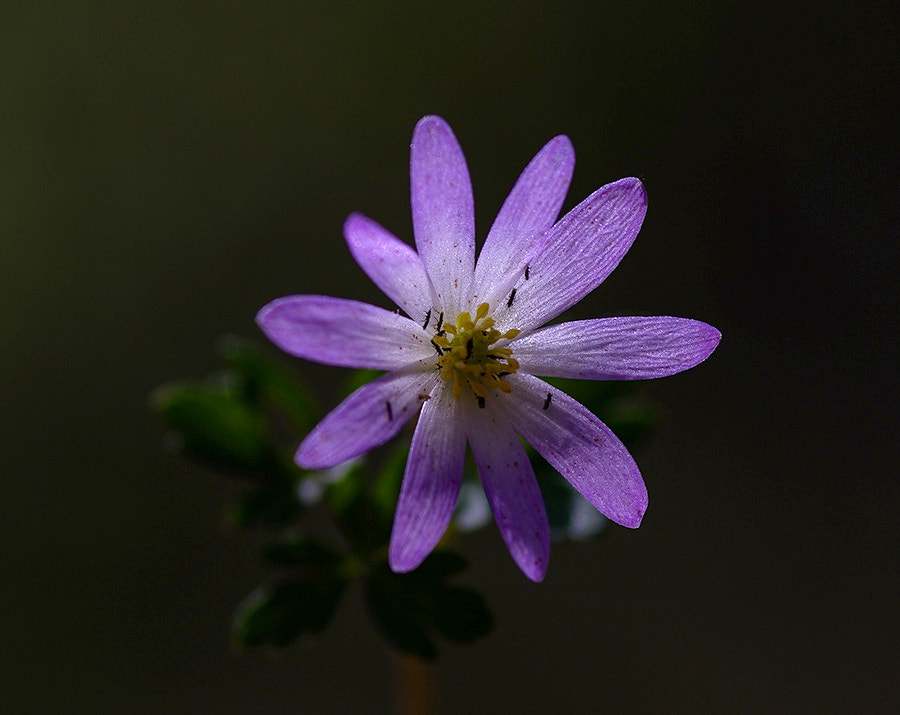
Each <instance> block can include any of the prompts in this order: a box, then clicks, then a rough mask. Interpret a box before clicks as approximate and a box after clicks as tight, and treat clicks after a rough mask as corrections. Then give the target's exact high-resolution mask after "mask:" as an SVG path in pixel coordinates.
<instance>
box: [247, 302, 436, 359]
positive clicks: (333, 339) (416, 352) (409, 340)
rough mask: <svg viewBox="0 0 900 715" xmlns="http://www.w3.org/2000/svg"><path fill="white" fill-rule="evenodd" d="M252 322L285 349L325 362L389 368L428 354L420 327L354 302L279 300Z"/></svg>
mask: <svg viewBox="0 0 900 715" xmlns="http://www.w3.org/2000/svg"><path fill="white" fill-rule="evenodd" d="M256 323H257V325H259V327H260V328H261V329H262V331H263V332H264V333H265V334H266V336H267V337H268V338H269V340H271V341H272V342H273V343H275V344H276V345H277V346H278V347H280V348H281V349H282V350H284V351H285V352H287V353H290V354H291V355H296V356H297V357H301V358H305V359H306V360H312V361H313V362H320V363H324V364H326V365H337V366H339V367H355V368H369V369H373V370H391V369H394V368H398V367H402V366H404V365H409V364H411V363H413V362H416V361H418V360H424V359H426V358H428V357H429V356H432V355H433V354H434V350H433V349H432V347H431V345H430V343H429V341H430V337H429V336H428V335H427V334H426V333H425V331H424V330H422V326H421V325H419V324H417V323H415V322H413V321H412V320H410V319H409V318H406V317H404V316H402V315H398V314H397V313H392V312H390V311H389V310H384V309H383V308H377V307H375V306H374V305H369V304H368V303H360V302H359V301H355V300H344V299H342V298H331V297H328V296H320V295H292V296H288V297H286V298H279V299H278V300H274V301H272V302H271V303H269V304H268V305H266V306H265V307H263V309H262V310H260V311H259V313H258V314H257V316H256Z"/></svg>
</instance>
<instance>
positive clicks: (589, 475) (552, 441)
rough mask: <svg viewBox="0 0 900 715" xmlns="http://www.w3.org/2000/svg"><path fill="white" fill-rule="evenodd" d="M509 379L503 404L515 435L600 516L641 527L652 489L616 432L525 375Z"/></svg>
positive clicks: (571, 401) (581, 407)
mask: <svg viewBox="0 0 900 715" xmlns="http://www.w3.org/2000/svg"><path fill="white" fill-rule="evenodd" d="M507 380H508V381H509V383H510V385H511V386H512V392H511V393H510V394H509V395H508V396H507V398H508V399H505V400H503V401H502V406H503V409H504V410H506V412H507V417H508V418H509V419H510V420H512V422H513V425H514V427H515V430H516V432H518V433H519V434H520V435H522V437H523V438H524V439H525V440H526V441H527V442H528V443H529V444H530V445H531V446H532V447H534V448H535V449H536V450H537V451H538V452H539V453H540V454H541V456H542V457H543V458H544V459H546V460H547V461H548V462H549V463H550V465H551V466H552V467H553V468H554V469H555V470H556V471H558V472H559V473H560V474H562V475H563V477H565V478H566V479H567V480H568V481H569V483H570V484H571V485H572V486H573V487H574V488H575V489H576V490H577V491H578V492H580V493H581V495H582V496H583V497H584V498H585V499H587V500H588V501H589V502H590V503H591V504H593V506H594V507H595V508H596V509H597V510H598V511H599V512H600V513H602V514H603V515H604V516H606V517H608V518H610V519H612V520H613V521H615V522H616V523H618V524H621V525H622V526H627V527H630V528H636V527H638V526H639V525H640V523H641V518H642V517H643V516H644V512H645V511H646V510H647V488H646V487H645V486H644V480H643V478H642V477H641V473H640V470H638V466H637V464H635V461H634V459H633V458H632V456H631V455H630V454H629V453H628V450H627V449H625V445H623V444H622V442H621V441H620V440H619V438H618V437H616V436H615V435H614V434H613V432H612V430H610V429H609V427H607V426H606V425H605V424H603V423H602V422H601V421H600V420H599V419H597V418H596V417H595V416H594V415H593V414H591V412H590V410H588V409H587V408H586V407H585V406H584V405H582V404H580V403H579V402H577V401H575V400H573V399H572V398H571V397H569V396H568V395H567V394H566V393H564V392H562V391H560V390H557V389H556V388H554V387H551V386H550V385H548V384H547V383H546V382H544V381H543V380H539V379H538V378H536V377H533V376H531V375H527V374H524V373H516V374H515V375H510V376H509V377H508V378H507ZM548 396H549V397H548Z"/></svg>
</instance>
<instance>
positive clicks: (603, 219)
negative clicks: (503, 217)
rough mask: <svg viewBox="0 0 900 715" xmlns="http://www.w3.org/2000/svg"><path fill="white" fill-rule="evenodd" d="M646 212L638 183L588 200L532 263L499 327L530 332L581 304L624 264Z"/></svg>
mask: <svg viewBox="0 0 900 715" xmlns="http://www.w3.org/2000/svg"><path fill="white" fill-rule="evenodd" d="M646 212H647V195H646V193H645V192H644V187H643V186H642V185H641V182H640V181H638V180H637V179H620V180H619V181H616V182H615V183H612V184H607V185H606V186H604V187H602V188H600V189H598V190H597V191H595V192H594V193H593V194H591V195H590V196H588V197H587V198H586V199H585V200H584V201H582V202H581V203H580V204H578V206H576V207H575V208H574V209H572V210H571V211H569V213H567V214H566V215H565V216H563V217H562V218H561V219H560V220H559V221H558V222H557V223H556V225H554V226H553V228H551V229H550V230H549V231H547V233H546V235H545V237H544V239H543V241H542V242H541V243H540V245H538V247H537V248H536V249H535V252H534V255H533V256H532V257H531V259H530V260H529V280H528V281H527V282H525V283H522V284H521V285H520V290H518V291H516V296H515V302H514V303H513V305H512V306H511V307H510V308H509V311H508V313H507V315H506V317H505V318H504V319H503V320H502V321H501V320H498V321H497V322H498V323H500V324H501V325H508V326H509V327H516V328H519V329H520V330H522V331H528V330H531V329H532V328H536V327H537V326H539V325H543V324H544V323H546V322H547V321H548V320H551V319H552V318H555V317H556V316H557V315H559V314H560V313H562V312H563V311H564V310H565V309H566V308H569V307H571V306H573V305H575V303H577V302H578V301H579V300H581V299H582V298H584V296H586V295H587V294H588V293H590V292H591V291H592V290H594V288H596V287H597V286H598V285H600V284H601V283H602V282H603V281H604V280H605V279H606V277H607V276H608V275H609V274H610V273H612V271H613V269H614V268H615V267H616V266H617V265H618V264H619V261H620V260H621V259H622V256H624V255H625V253H626V252H627V251H628V249H629V248H630V247H631V244H632V242H633V241H634V239H635V237H636V236H637V234H638V231H639V230H640V228H641V223H642V222H643V220H644V215H645V214H646Z"/></svg>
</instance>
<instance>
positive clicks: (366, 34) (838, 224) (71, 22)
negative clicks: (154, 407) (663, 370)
mask: <svg viewBox="0 0 900 715" xmlns="http://www.w3.org/2000/svg"><path fill="white" fill-rule="evenodd" d="M898 47H900V42H898V25H897V17H896V14H895V13H894V11H893V10H892V9H891V6H890V4H888V3H883V4H881V5H879V4H877V3H869V4H863V5H861V6H854V7H853V9H852V10H851V9H849V8H845V6H844V5H843V4H840V5H838V4H833V5H829V4H821V3H816V4H808V5H790V6H787V5H784V4H781V3H774V2H768V3H766V2H764V3H752V4H751V3H736V2H708V3H692V4H687V5H686V4H684V3H676V2H634V3H627V4H623V3H598V2H574V3H572V2H560V3H555V4H550V3H536V2H529V3H515V4H506V3H446V2H442V3H438V2H415V3H412V2H401V3H372V4H365V3H353V4H342V3H331V4H325V3H305V2H281V3H240V2H229V3H199V2H198V3H147V4H144V3H100V2H97V3H88V2H49V3H45V2H29V3H18V2H11V3H4V4H3V6H2V9H0V101H2V104H0V107H2V113H0V258H2V261H0V311H2V312H0V314H2V316H3V320H2V322H0V345H2V349H3V354H4V361H3V362H4V370H3V375H2V377H0V445H2V452H0V454H2V455H3V470H2V481H0V540H2V545H3V576H4V579H3V582H4V585H3V589H2V591H0V593H2V596H0V609H2V613H3V614H4V625H3V628H2V636H0V639H2V640H0V642H2V646H3V647H2V651H3V656H2V658H3V661H4V662H3V664H2V667H0V691H2V693H3V695H2V696H0V700H2V709H3V710H4V711H8V712H59V711H66V712H201V711H203V712H206V711H209V712H264V711H272V712H380V711H386V710H388V709H389V708H390V707H391V705H390V703H391V686H390V681H391V677H392V670H391V662H390V655H389V653H388V651H387V650H386V648H385V647H384V645H383V644H382V642H381V640H380V639H379V637H378V636H377V634H376V633H375V632H374V631H373V630H372V627H371V625H370V624H369V622H368V621H367V620H366V618H365V615H364V613H363V609H362V605H361V600H360V598H359V595H358V594H350V598H349V599H348V603H347V604H345V605H344V607H343V608H342V610H341V611H340V612H339V614H338V617H337V620H336V623H335V625H334V626H333V627H332V628H331V629H330V630H328V631H326V633H325V634H324V635H323V636H322V637H321V638H320V639H319V640H318V641H316V642H310V643H306V644H302V645H300V646H298V647H295V648H292V649H290V650H289V651H287V652H285V653H283V654H281V655H280V656H279V657H277V658H270V657H267V656H266V655H265V654H261V653H250V654H247V655H243V656H241V655H237V654H235V653H233V652H232V651H231V650H230V649H229V633H228V621H229V617H230V614H231V611H232V610H233V608H234V606H235V604H236V603H237V602H238V601H239V600H240V599H241V598H242V597H243V596H244V595H245V594H246V593H248V592H249V591H250V590H251V589H252V588H254V587H255V586H256V585H257V584H258V583H259V582H260V581H261V580H263V579H264V578H265V576H266V574H265V572H264V571H263V569H262V568H261V566H260V565H259V563H258V559H257V552H256V546H257V545H256V544H255V543H253V540H252V539H251V540H249V541H248V539H246V538H245V537H243V536H241V535H238V534H235V533H233V532H230V531H228V530H227V529H226V528H224V526H223V523H222V510H223V508H224V506H225V505H226V504H227V503H228V501H229V499H230V498H231V497H233V496H234V494H235V493H236V486H235V485H233V484H230V483H227V482H225V481H223V480H222V479H221V478H219V477H218V476H215V475H213V474H211V473H209V472H206V471H204V470H202V469H200V468H198V467H196V466H195V465H192V464H189V463H187V462H185V461H183V460H181V459H179V458H177V457H173V456H172V455H170V454H167V453H165V452H164V451H163V449H161V446H160V445H161V441H162V434H163V430H162V427H161V426H160V424H159V422H158V421H157V419H156V418H155V416H154V415H153V414H152V413H151V411H150V410H149V409H148V407H147V396H148V393H149V392H150V391H151V390H152V389H153V388H154V387H156V386H157V385H159V384H160V383H163V382H167V381H169V380H172V379H177V378H182V377H201V376H203V375H204V374H206V373H207V372H209V371H210V370H212V369H214V368H215V367H217V360H216V357H215V355H214V352H213V345H214V342H215V340H216V339H217V338H218V337H219V336H220V335H222V334H224V333H237V334H240V335H244V336H248V337H260V339H261V336H259V334H258V332H257V330H256V328H255V326H254V324H253V317H254V314H255V312H256V310H257V309H258V308H259V307H260V306H262V305H263V304H264V303H266V302H268V301H269V300H271V299H273V298H276V297H278V296H281V295H285V294H290V293H301V292H303V293H325V294H332V295H339V296H343V297H352V298H358V299H363V300H369V301H373V302H376V303H379V304H381V305H387V302H386V299H384V298H383V297H382V296H380V294H378V292H377V290H376V289H375V288H374V287H373V286H372V285H370V284H369V282H368V281H367V279H366V278H365V277H364V276H363V274H362V272H361V271H360V270H358V269H357V267H356V266H355V264H354V263H353V261H352V259H351V257H350V255H349V252H348V251H347V250H346V247H345V245H344V243H343V240H342V238H341V225H342V223H343V221H344V219H345V217H346V216H347V215H348V214H349V213H350V212H351V211H354V210H359V211H363V212H364V213H366V214H368V215H369V216H371V217H372V218H374V219H376V220H378V221H380V222H381V223H382V224H383V225H385V226H386V227H388V228H390V229H391V230H393V231H394V232H395V233H397V234H398V235H399V236H401V237H403V238H406V239H410V238H411V228H410V217H409V186H408V148H409V139H410V136H411V132H412V128H413V126H414V124H415V122H416V120H417V119H418V118H419V117H420V116H422V115H423V114H426V113H437V114H440V115H442V116H443V117H445V118H446V119H447V120H448V121H449V122H450V123H451V125H452V126H453V128H454V130H455V131H456V134H457V136H458V138H459V140H460V142H461V143H462V146H463V148H464V150H465V152H466V156H467V158H468V161H469V166H470V170H471V174H472V179H473V183H474V188H475V197H476V212H477V223H478V227H479V235H480V236H483V235H484V233H485V232H486V231H487V229H488V227H489V226H490V223H491V221H492V219H493V217H494V215H495V213H496V211H497V210H498V209H499V206H500V204H501V203H502V201H503V199H504V197H505V195H506V193H507V192H508V191H509V189H510V187H511V186H512V184H513V182H514V181H515V179H516V177H517V176H518V173H519V172H520V171H521V169H522V168H523V167H524V166H525V164H526V163H527V161H528V160H529V159H530V158H531V156H532V155H533V154H534V153H535V152H536V151H537V150H538V149H539V148H540V147H541V146H542V144H543V143H544V142H545V141H547V140H548V139H550V138H551V137H552V136H554V135H555V134H559V133H566V134H568V135H569V136H570V137H571V138H572V140H573V142H574V145H575V149H576V152H577V155H578V164H577V167H576V173H575V179H574V182H573V185H572V190H571V192H570V198H569V200H568V201H567V203H566V208H569V207H571V206H573V205H574V204H575V203H577V201H579V200H580V199H581V198H583V197H584V196H586V195H587V194H588V193H589V192H591V191H592V190H593V189H595V188H597V187H598V186H599V185H601V184H604V183H607V182H609V181H612V180H615V179H617V178H620V177H622V176H627V175H636V176H639V177H641V178H642V179H643V180H644V182H645V184H646V187H647V190H648V193H649V197H650V209H649V213H648V216H647V220H646V223H645V225H644V229H643V230H642V232H641V234H640V236H639V237H638V240H637V242H636V243H635V245H634V247H633V248H632V250H631V252H630V253H629V254H628V256H626V258H625V259H624V261H623V262H622V264H621V265H620V267H619V268H618V270H617V271H616V272H615V273H614V274H613V275H612V276H611V277H610V278H609V279H608V280H607V282H606V284H605V285H604V286H602V287H601V288H600V289H599V290H597V291H596V292H595V293H594V294H592V295H591V296H590V297H589V298H587V299H586V300H585V301H583V302H582V303H581V304H580V305H579V306H577V307H576V308H575V309H574V310H573V311H571V316H573V317H591V316H599V315H615V314H635V315H641V314H644V315H655V314H671V315H680V316H686V317H694V318H698V319H701V320H705V321H707V322H710V323H712V324H714V325H716V326H717V327H718V328H720V329H721V330H722V332H723V334H724V339H723V342H722V344H721V345H720V347H719V349H718V351H717V352H716V353H715V354H714V355H713V357H712V359H711V360H710V361H709V362H707V363H704V364H703V365H701V366H700V367H698V368H696V369H695V370H693V371H691V372H688V373H685V374H683V375H680V376H676V377H673V378H669V379H667V380H664V381H659V382H657V383H654V384H653V385H651V386H648V389H649V390H650V394H651V395H652V396H653V397H654V399H657V400H659V401H661V402H663V403H664V404H666V405H667V408H668V411H669V421H668V423H667V424H666V425H665V426H664V428H663V429H662V430H661V431H660V432H659V434H658V435H657V436H656V437H655V438H654V440H653V441H652V442H651V443H650V444H649V445H648V447H647V448H645V449H644V450H643V451H642V452H641V453H639V454H638V455H637V458H638V462H639V464H640V465H641V468H642V471H643V473H644V476H645V479H646V481H647V485H648V488H649V492H650V507H649V510H648V512H647V515H646V517H645V519H644V524H643V526H642V527H641V528H640V529H639V530H638V531H634V532H632V531H628V530H625V529H621V528H615V529H614V530H613V532H612V534H611V538H609V539H607V540H605V541H604V542H603V543H601V544H599V545H592V546H566V547H563V548H556V549H555V550H554V552H553V555H552V559H551V565H550V571H549V574H548V577H547V580H546V582H545V583H544V584H542V585H539V586H535V585H533V584H531V583H529V582H528V581H527V580H526V579H525V578H524V577H522V575H521V574H520V573H519V572H518V571H517V569H516V568H515V566H514V565H513V563H512V561H511V560H510V559H509V558H508V556H507V554H506V551H505V548H504V546H503V544H502V542H501V540H500V538H499V536H498V534H497V533H496V530H495V529H494V528H491V529H488V530H486V531H485V532H482V533H480V534H479V535H477V536H473V537H470V538H468V539H466V540H464V541H463V542H462V549H463V551H464V552H465V553H466V554H467V555H468V557H469V558H470V559H471V561H472V563H473V567H472V569H470V572H469V573H468V574H467V577H466V579H465V582H466V583H468V584H470V585H475V586H483V587H484V590H485V593H486V596H487V598H488V600H489V602H490V603H491V605H492V607H493V609H494V611H495V614H496V618H497V626H496V630H495V633H494V634H493V635H492V636H490V637H489V638H487V639H485V640H483V641H479V642H478V643H477V644H476V645H475V646H474V647H471V648H460V647H453V646H446V647H444V648H443V657H442V659H441V661H440V662H439V664H438V666H437V680H438V689H439V694H440V703H441V708H442V710H443V711H445V712H462V711H464V712H497V711H498V708H501V709H502V711H505V712H540V711H550V710H553V711H564V710H568V711H573V712H588V711H598V710H606V709H610V710H612V709H616V710H627V711H634V710H651V709H653V710H660V709H666V710H670V709H674V710H688V709H690V710H693V709H700V710H709V709H721V710H747V709H749V710H759V709H762V710H768V709H778V710H781V709H791V710H808V709H810V710H821V709H825V710H841V709H857V708H859V709H865V708H871V707H880V708H885V709H889V708H890V707H891V705H893V707H897V706H898V704H900V693H898V687H900V686H898V681H897V677H896V676H897V672H898V665H900V655H898V648H897V643H898V628H897V619H896V610H897V593H898V592H900V588H898V587H900V575H898V561H897V556H896V551H895V549H896V542H897V526H898V517H897V502H898V499H897V498H898V480H897V467H896V465H897V463H898V460H897V457H898V454H897V451H898V450H897V439H896V392H895V390H894V388H895V383H896V378H895V366H896V352H895V347H896V346H895V345H894V342H895V339H896V322H897V320H896V318H897V315H896V307H897V282H896V267H897V258H898V256H897V235H898V220H897V211H896V203H897V199H896V190H897V185H898V184H897V180H898V161H897V158H898V157H897V133H896V116H895V115H894V114H892V113H891V111H890V109H889V99H890V97H891V96H892V95H893V94H895V93H896V89H897V81H898ZM296 367H297V368H298V369H300V370H302V371H303V373H304V375H308V376H309V379H310V381H313V382H315V383H316V384H318V385H320V396H321V397H322V400H323V404H325V405H326V406H327V405H328V404H329V402H330V401H331V400H332V398H331V397H330V396H329V395H330V389H331V386H333V385H335V384H336V383H337V381H338V380H339V379H341V378H342V377H343V374H344V373H342V372H341V371H337V370H330V369H326V368H322V367H319V366H311V365H306V364H300V363H299V361H297V362H296Z"/></svg>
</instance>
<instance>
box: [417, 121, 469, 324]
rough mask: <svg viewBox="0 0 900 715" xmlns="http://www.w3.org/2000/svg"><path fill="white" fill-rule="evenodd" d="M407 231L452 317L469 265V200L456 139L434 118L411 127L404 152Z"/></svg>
mask: <svg viewBox="0 0 900 715" xmlns="http://www.w3.org/2000/svg"><path fill="white" fill-rule="evenodd" d="M410 184H411V188H412V219H413V233H414V234H415V237H416V248H417V249H418V251H419V255H420V256H421V257H422V261H423V263H424V264H425V270H426V271H427V272H428V275H429V277H430V278H431V281H432V284H433V285H434V289H435V291H436V292H437V297H438V299H439V301H440V308H441V310H443V311H445V312H446V314H447V315H448V316H452V317H454V318H455V317H456V313H458V312H459V311H460V310H462V307H461V296H463V295H464V294H466V293H468V291H469V286H470V283H471V280H472V271H473V269H474V266H475V204H474V201H473V199H472V182H471V181H470V180H469V169H468V167H467V166H466V159H465V157H464V156H463V152H462V149H461V148H460V146H459V142H458V141H457V140H456V137H455V136H454V134H453V130H451V129H450V126H449V125H448V124H447V122H445V121H444V120H443V119H441V118H440V117H434V116H430V117H423V118H422V119H420V120H419V123H418V124H417V125H416V129H415V132H413V140H412V146H411V152H410Z"/></svg>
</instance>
